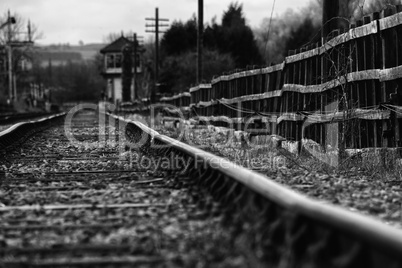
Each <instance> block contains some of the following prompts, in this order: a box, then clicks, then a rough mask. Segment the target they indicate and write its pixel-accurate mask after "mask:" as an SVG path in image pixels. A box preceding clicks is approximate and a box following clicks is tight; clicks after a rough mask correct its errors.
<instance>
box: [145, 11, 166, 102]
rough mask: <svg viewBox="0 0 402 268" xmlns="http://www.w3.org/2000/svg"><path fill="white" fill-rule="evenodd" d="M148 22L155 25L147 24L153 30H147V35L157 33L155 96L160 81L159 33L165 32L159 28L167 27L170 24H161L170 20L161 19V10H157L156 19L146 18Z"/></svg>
mask: <svg viewBox="0 0 402 268" xmlns="http://www.w3.org/2000/svg"><path fill="white" fill-rule="evenodd" d="M145 20H147V21H153V22H154V24H146V25H145V27H147V28H151V29H150V30H148V29H147V30H145V32H147V33H155V71H154V72H155V74H154V80H155V81H154V87H153V92H152V94H153V95H155V93H156V92H155V91H156V90H155V88H156V85H157V83H158V80H159V33H163V32H164V31H160V30H159V27H167V26H169V25H168V24H160V22H163V21H165V22H168V21H169V19H162V18H159V9H158V8H155V18H145Z"/></svg>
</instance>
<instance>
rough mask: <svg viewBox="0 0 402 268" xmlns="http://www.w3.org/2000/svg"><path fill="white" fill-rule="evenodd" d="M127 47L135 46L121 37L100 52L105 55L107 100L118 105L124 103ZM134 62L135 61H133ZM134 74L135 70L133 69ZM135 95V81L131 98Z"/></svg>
mask: <svg viewBox="0 0 402 268" xmlns="http://www.w3.org/2000/svg"><path fill="white" fill-rule="evenodd" d="M126 45H133V41H132V40H130V39H128V38H126V37H124V36H121V37H119V38H118V39H116V40H115V41H113V42H112V43H110V44H108V45H107V46H105V47H104V48H103V49H101V50H100V53H101V54H102V55H103V59H104V61H103V62H104V65H103V71H102V76H103V77H104V78H105V80H106V92H104V94H105V98H106V100H109V101H111V102H112V103H114V104H116V105H118V104H120V103H121V102H122V99H123V97H122V94H123V90H122V89H123V85H122V71H123V69H122V61H123V52H122V50H123V48H124V47H125V46H126ZM133 57H134V55H133ZM133 62H134V59H133ZM136 64H137V66H136V67H137V74H139V73H141V63H140V60H139V57H138V54H137V60H136ZM133 73H134V68H133ZM133 96H135V95H134V81H133V82H132V83H131V98H133Z"/></svg>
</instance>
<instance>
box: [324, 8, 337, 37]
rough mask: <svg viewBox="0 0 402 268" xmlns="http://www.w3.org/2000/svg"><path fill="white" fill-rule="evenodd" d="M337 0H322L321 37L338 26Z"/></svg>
mask: <svg viewBox="0 0 402 268" xmlns="http://www.w3.org/2000/svg"><path fill="white" fill-rule="evenodd" d="M338 16H339V0H324V2H323V7H322V25H323V27H322V39H325V38H327V36H328V34H329V33H330V32H332V31H333V30H334V29H337V28H338V26H339V18H338Z"/></svg>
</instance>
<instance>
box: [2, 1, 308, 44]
mask: <svg viewBox="0 0 402 268" xmlns="http://www.w3.org/2000/svg"><path fill="white" fill-rule="evenodd" d="M308 1H309V0H276V4H275V9H274V14H275V15H276V16H278V15H280V14H281V13H283V12H284V11H286V9H288V8H292V9H298V8H300V7H302V6H305V5H307V3H308ZM231 2H234V1H233V0H204V22H209V21H211V19H212V18H213V17H214V16H216V17H217V21H218V22H220V20H221V17H222V14H223V12H224V11H225V10H227V7H228V6H229V4H230V3H231ZM238 2H239V3H243V11H244V14H245V16H246V19H247V22H248V24H249V26H251V27H258V26H260V24H261V22H262V20H263V18H268V17H270V15H271V11H272V5H273V2H274V0H245V1H238ZM197 5H198V1H197V0H1V1H0V12H1V14H2V15H3V17H4V14H6V12H7V10H10V11H11V13H12V14H13V13H17V14H19V15H21V16H22V17H23V18H25V19H30V20H31V21H32V22H33V23H34V24H35V25H36V26H37V27H38V29H39V31H40V32H42V33H43V37H42V38H41V39H40V40H37V43H39V44H51V43H70V44H78V42H79V41H80V40H81V41H83V42H84V43H85V44H87V43H100V42H103V41H104V40H105V37H106V36H107V35H108V34H109V33H120V32H121V31H124V32H129V31H133V32H137V34H138V35H141V36H144V37H145V38H149V36H150V34H149V33H145V18H146V17H154V16H155V8H156V7H159V17H160V18H167V19H169V20H170V22H173V21H174V20H181V21H187V20H188V19H189V18H191V16H192V15H193V14H196V13H197Z"/></svg>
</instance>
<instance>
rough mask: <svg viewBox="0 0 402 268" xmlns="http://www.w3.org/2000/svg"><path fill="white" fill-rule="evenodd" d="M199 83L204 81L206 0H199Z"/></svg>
mask: <svg viewBox="0 0 402 268" xmlns="http://www.w3.org/2000/svg"><path fill="white" fill-rule="evenodd" d="M197 33H198V38H197V39H198V43H197V56H198V60H197V84H200V83H201V82H202V75H203V74H202V48H203V37H204V0H198V31H197Z"/></svg>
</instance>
